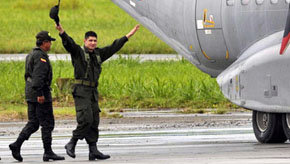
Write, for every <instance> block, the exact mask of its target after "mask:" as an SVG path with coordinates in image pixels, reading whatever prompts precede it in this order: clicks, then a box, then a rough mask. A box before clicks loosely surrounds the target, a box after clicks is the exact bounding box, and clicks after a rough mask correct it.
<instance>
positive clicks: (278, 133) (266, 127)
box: [252, 111, 287, 143]
mask: <svg viewBox="0 0 290 164" xmlns="http://www.w3.org/2000/svg"><path fill="white" fill-rule="evenodd" d="M252 116H253V129H254V133H255V136H256V138H257V140H258V141H259V142H261V143H284V142H285V141H286V140H287V137H286V135H285V133H284V130H283V126H282V121H281V119H282V114H280V113H265V112H258V111H253V115H252Z"/></svg>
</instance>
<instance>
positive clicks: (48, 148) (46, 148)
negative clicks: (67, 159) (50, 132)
mask: <svg viewBox="0 0 290 164" xmlns="http://www.w3.org/2000/svg"><path fill="white" fill-rule="evenodd" d="M50 159H51V160H53V161H56V160H64V157H63V156H59V155H56V154H55V153H54V152H53V151H52V149H51V145H46V144H44V154H43V161H49V160H50Z"/></svg>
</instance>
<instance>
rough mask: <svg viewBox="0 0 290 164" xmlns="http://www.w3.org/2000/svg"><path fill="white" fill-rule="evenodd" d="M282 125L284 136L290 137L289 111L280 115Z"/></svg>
mask: <svg viewBox="0 0 290 164" xmlns="http://www.w3.org/2000/svg"><path fill="white" fill-rule="evenodd" d="M282 125H283V129H284V133H285V135H286V137H287V138H289V139H290V113H285V114H283V115H282Z"/></svg>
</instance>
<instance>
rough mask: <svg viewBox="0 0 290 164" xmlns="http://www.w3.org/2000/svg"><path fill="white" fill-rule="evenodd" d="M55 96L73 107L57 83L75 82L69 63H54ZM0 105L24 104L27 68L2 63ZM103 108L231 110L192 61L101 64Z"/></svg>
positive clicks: (213, 82) (214, 86) (22, 65)
mask: <svg viewBox="0 0 290 164" xmlns="http://www.w3.org/2000/svg"><path fill="white" fill-rule="evenodd" d="M52 65H53V74H54V79H53V83H52V89H53V90H52V93H53V98H54V100H55V105H56V106H72V104H73V99H72V96H71V93H70V90H69V89H62V90H61V89H60V87H58V85H57V80H56V79H59V78H73V67H72V65H71V63H70V62H64V61H57V62H52ZM0 71H1V76H0V81H1V85H0V102H1V103H6V104H23V103H24V102H25V100H24V80H23V79H24V78H23V74H24V62H0ZM99 92H100V103H101V107H102V108H114V109H122V108H212V107H217V106H224V105H228V102H227V100H226V99H225V98H224V97H223V95H222V93H221V92H220V89H219V87H218V85H217V83H216V81H215V79H213V78H210V77H209V76H208V75H206V74H204V73H202V72H201V71H199V70H198V69H197V68H195V67H194V66H193V65H192V64H190V63H189V62H188V61H185V60H181V61H159V62H151V61H148V62H139V61H138V60H135V59H129V60H128V59H122V58H119V59H117V60H112V61H109V62H105V63H104V64H103V72H102V75H101V78H100V84H99Z"/></svg>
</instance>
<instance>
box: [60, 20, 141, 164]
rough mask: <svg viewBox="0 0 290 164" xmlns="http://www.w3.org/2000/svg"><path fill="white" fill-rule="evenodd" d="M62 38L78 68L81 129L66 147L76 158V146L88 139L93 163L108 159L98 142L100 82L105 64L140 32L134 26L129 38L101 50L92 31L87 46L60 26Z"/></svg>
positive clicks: (77, 101)
mask: <svg viewBox="0 0 290 164" xmlns="http://www.w3.org/2000/svg"><path fill="white" fill-rule="evenodd" d="M56 29H57V30H58V31H59V33H60V34H59V35H60V37H61V39H62V43H63V46H64V48H65V49H66V50H67V51H68V52H69V53H70V54H71V58H72V64H73V66H74V76H75V85H74V89H73V97H74V101H75V108H76V117H77V123H78V125H77V127H76V129H75V130H74V131H73V136H72V138H71V140H70V141H69V143H68V144H66V146H65V148H66V152H67V154H68V155H69V156H70V157H72V158H75V146H76V144H77V141H78V140H79V139H84V138H85V140H86V142H87V143H88V145H89V160H95V159H108V158H110V156H109V155H104V154H103V153H101V152H100V151H98V149H97V146H96V143H97V141H98V138H99V130H98V126H99V121H100V118H99V112H100V108H99V104H98V90H97V87H98V80H99V77H100V74H101V71H102V68H101V64H102V63H103V62H104V61H106V60H107V59H109V58H110V57H111V56H113V55H114V54H115V53H116V52H118V51H119V50H120V49H121V48H122V47H123V45H124V44H125V43H126V42H127V41H128V39H129V38H130V37H131V36H132V35H134V34H135V32H136V31H137V30H138V29H139V25H137V26H136V27H134V28H133V29H132V31H130V32H129V33H128V34H127V35H126V36H124V37H122V38H120V39H117V40H115V41H114V42H113V44H112V45H110V46H107V47H104V48H97V34H96V33H95V32H93V31H88V32H87V33H86V34H85V39H84V46H79V45H78V44H76V43H75V42H74V40H73V39H72V38H71V37H69V36H68V34H67V33H66V32H65V31H64V30H63V28H62V26H61V25H59V26H56Z"/></svg>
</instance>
